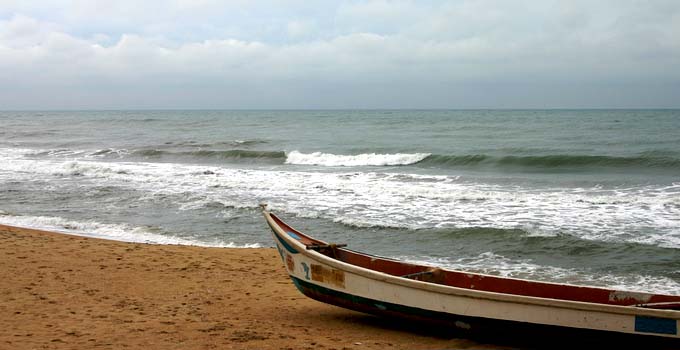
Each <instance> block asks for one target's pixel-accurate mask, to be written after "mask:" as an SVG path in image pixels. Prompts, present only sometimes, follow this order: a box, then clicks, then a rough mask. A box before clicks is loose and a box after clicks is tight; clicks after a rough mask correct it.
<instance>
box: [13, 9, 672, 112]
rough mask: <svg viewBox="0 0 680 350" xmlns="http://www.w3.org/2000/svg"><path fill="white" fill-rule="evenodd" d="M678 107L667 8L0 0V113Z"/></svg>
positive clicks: (670, 17) (670, 13)
mask: <svg viewBox="0 0 680 350" xmlns="http://www.w3.org/2000/svg"><path fill="white" fill-rule="evenodd" d="M608 107H614V108H655V107H658V108H678V107H680V1H677V0H668V1H627V0H611V1H577V0H571V1H561V0H556V1H550V0H548V1H545V0H543V1H542V0H536V1H528V0H525V1H521V0H514V1H510V0H507V1H502V0H483V1H463V0H459V1H387V0H381V1H309V0H300V1H295V0H289V1H285V0H281V1H247V0H244V1H211V0H175V1H151V0H145V1H139V0H130V1H127V0H118V1H94V0H82V1H78V0H71V1H58V0H42V1H29V0H23V1H21V0H20V1H5V0H0V109H5V110H6V109H128V108H227V109H230V108H233V109H241V108H263V109H269V108H608Z"/></svg>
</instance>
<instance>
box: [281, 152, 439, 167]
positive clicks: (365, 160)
mask: <svg viewBox="0 0 680 350" xmlns="http://www.w3.org/2000/svg"><path fill="white" fill-rule="evenodd" d="M429 156H430V154H429V153H396V154H376V153H364V154H357V155H337V154H331V153H321V152H314V153H300V152H298V151H292V152H289V153H288V154H287V155H286V164H296V165H322V166H395V165H409V164H415V163H418V162H420V161H422V160H423V159H425V158H427V157H429Z"/></svg>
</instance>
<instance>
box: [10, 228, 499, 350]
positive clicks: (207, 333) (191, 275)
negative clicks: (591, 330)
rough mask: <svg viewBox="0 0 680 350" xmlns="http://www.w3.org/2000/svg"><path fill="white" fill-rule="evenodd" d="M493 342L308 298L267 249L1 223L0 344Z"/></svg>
mask: <svg viewBox="0 0 680 350" xmlns="http://www.w3.org/2000/svg"><path fill="white" fill-rule="evenodd" d="M121 348H131V349H140V348H145V349H501V348H504V347H500V346H497V345H489V344H480V343H478V342H475V341H472V340H468V339H455V338H453V339H452V338H450V336H449V335H444V334H442V333H437V332H433V331H432V330H429V329H427V328H426V327H421V326H418V325H416V324H413V323H404V322H401V321H397V320H387V319H384V318H378V317H374V316H370V315H364V314H361V313H357V312H353V311H349V310H345V309H341V308H338V307H334V306H330V305H326V304H323V303H319V302H316V301H313V300H311V299H308V298H306V297H305V296H303V295H302V294H300V293H299V292H298V291H297V290H296V289H295V287H294V286H293V284H292V283H291V282H290V280H289V278H288V277H287V275H286V274H285V270H284V268H283V266H282V265H281V261H280V258H279V257H278V255H277V253H276V251H275V250H274V249H268V248H263V249H225V248H201V247H187V246H168V245H150V244H137V243H126V242H117V241H107V240H101V239H94V238H86V237H79V236H71V235H65V234H59V233H52V232H46V231H39V230H30V229H21V228H15V227H9V226H3V225H0V349H121Z"/></svg>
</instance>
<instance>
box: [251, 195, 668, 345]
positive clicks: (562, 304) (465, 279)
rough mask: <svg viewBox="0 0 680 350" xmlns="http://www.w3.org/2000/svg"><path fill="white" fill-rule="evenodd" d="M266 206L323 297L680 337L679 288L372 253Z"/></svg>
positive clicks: (537, 326)
mask: <svg viewBox="0 0 680 350" xmlns="http://www.w3.org/2000/svg"><path fill="white" fill-rule="evenodd" d="M262 212H263V215H264V218H265V219H266V221H267V224H268V225H269V227H270V228H271V231H272V234H273V237H274V241H275V243H276V247H277V249H278V252H279V254H280V256H281V259H282V261H283V264H284V266H285V269H286V271H287V273H288V275H289V276H290V278H291V279H292V281H293V284H294V285H295V286H296V287H297V289H298V290H300V292H302V293H303V294H304V295H306V296H308V297H310V298H312V299H315V300H318V301H321V302H325V303H328V304H332V305H336V306H340V307H344V308H347V309H351V310H356V311H361V312H365V313H370V314H375V315H382V316H389V317H400V318H407V319H414V320H419V321H427V322H432V323H435V324H438V325H442V324H444V325H446V326H447V327H448V326H452V327H454V328H457V329H458V330H467V331H470V330H477V329H482V330H484V331H486V330H493V331H494V332H495V331H499V330H500V331H506V332H515V331H514V329H528V330H529V332H530V333H532V334H551V332H552V331H555V330H556V331H578V330H581V331H586V332H589V333H588V334H591V333H595V334H605V333H606V334H608V335H615V336H622V335H626V334H627V335H633V337H634V338H636V339H639V338H640V337H642V338H645V339H660V338H663V339H665V340H664V341H669V340H670V341H671V342H673V344H678V343H677V340H679V339H680V335H679V333H678V323H680V296H676V295H663V294H651V293H643V292H632V291H623V290H615V289H607V288H600V287H591V286H580V285H570V284H561V283H550V282H542V281H532V280H524V279H517V278H507V277H500V276H493V275H488V274H481V273H471V272H465V271H456V270H449V269H444V268H439V267H433V266H427V265H419V264H414V263H409V262H404V261H400V260H395V259H390V258H385V257H379V256H374V255H370V254H365V253H361V252H357V251H353V250H351V249H348V248H347V247H346V245H345V244H331V243H327V242H324V241H321V240H317V239H314V238H312V237H311V236H308V235H306V234H304V233H302V232H300V231H298V230H296V229H294V228H292V227H291V226H289V225H288V224H286V223H285V222H284V221H283V220H281V219H280V218H279V217H277V216H276V215H275V214H273V213H271V212H270V211H269V210H268V209H267V207H266V205H263V206H262ZM489 325H491V326H489ZM537 330H538V331H537ZM629 337H630V336H629Z"/></svg>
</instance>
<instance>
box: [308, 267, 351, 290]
mask: <svg viewBox="0 0 680 350" xmlns="http://www.w3.org/2000/svg"><path fill="white" fill-rule="evenodd" d="M312 280H314V281H317V282H321V283H327V284H332V285H334V286H336V287H340V288H345V272H344V271H342V270H337V269H333V268H329V267H326V266H323V265H318V264H312Z"/></svg>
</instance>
